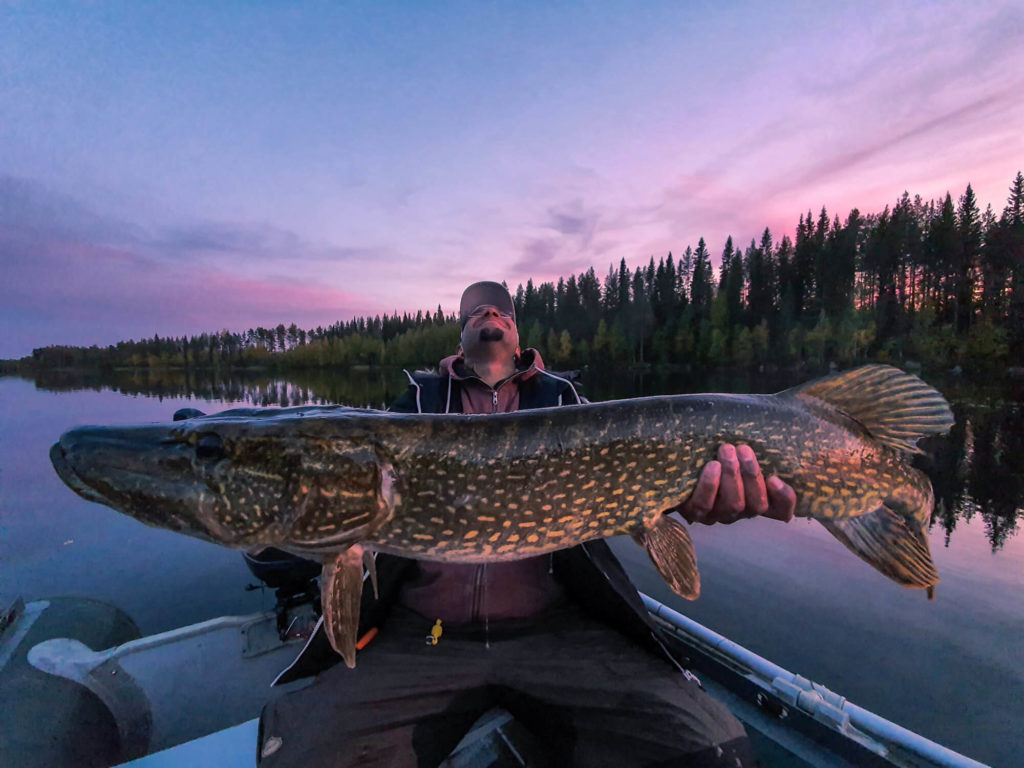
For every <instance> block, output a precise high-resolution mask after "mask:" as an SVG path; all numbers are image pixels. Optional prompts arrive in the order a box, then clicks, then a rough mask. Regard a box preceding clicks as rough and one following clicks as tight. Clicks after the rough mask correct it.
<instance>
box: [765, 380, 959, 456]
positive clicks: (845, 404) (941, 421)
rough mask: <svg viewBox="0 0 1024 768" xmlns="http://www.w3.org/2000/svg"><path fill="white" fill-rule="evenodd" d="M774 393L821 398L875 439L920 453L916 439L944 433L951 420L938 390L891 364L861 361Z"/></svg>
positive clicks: (950, 413) (951, 422) (950, 414)
mask: <svg viewBox="0 0 1024 768" xmlns="http://www.w3.org/2000/svg"><path fill="white" fill-rule="evenodd" d="M779 396H797V397H807V396H809V397H815V398H817V399H819V400H823V401H824V402H826V403H829V404H830V405H832V406H834V407H835V408H838V409H839V410H840V411H842V412H843V413H845V414H846V415H847V416H849V417H850V418H852V419H854V420H855V421H857V422H859V423H860V424H861V425H862V426H863V427H864V428H865V429H866V430H867V431H868V432H869V433H870V434H871V436H872V437H874V438H875V439H876V440H878V441H879V442H880V443H884V444H885V445H888V446H890V447H891V448H895V449H897V450H900V451H906V452H908V453H920V450H919V449H918V447H917V441H918V440H920V439H921V438H922V437H928V436H929V435H941V434H944V433H946V432H948V431H949V428H950V427H951V426H953V422H954V419H953V412H952V411H951V410H950V408H949V403H947V402H946V399H945V398H944V397H943V396H942V394H941V393H939V392H938V391H937V390H936V389H935V388H934V387H932V386H930V385H928V384H925V383H924V382H923V381H921V379H919V378H917V376H913V375H911V374H909V373H905V372H903V371H901V370H900V369H899V368H894V367H892V366H891V365H864V366H861V367H860V368H854V369H853V370H850V371H844V372H843V373H840V374H837V375H835V376H828V377H826V378H824V379H818V380H817V381H812V382H809V383H808V384H802V385H800V386H798V387H794V388H793V389H787V390H785V391H783V392H780V393H779Z"/></svg>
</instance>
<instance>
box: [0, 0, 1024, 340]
mask: <svg viewBox="0 0 1024 768" xmlns="http://www.w3.org/2000/svg"><path fill="white" fill-rule="evenodd" d="M641 7H642V10H638V6H636V5H634V4H631V3H621V4H618V3H593V4H587V5H559V6H548V5H511V4H510V5H507V6H493V5H487V6H481V5H479V4H476V3H448V4H443V5H437V6H429V5H418V4H417V5H408V4H398V3H394V4H386V3H377V4H372V5H369V6H352V7H340V6H330V5H327V6H325V5H312V4H309V5H306V4H297V5H291V4H289V5H281V4H269V3H268V4H260V3H246V4H232V5H228V6H223V7H222V6H219V5H218V6H214V7H212V8H204V7H200V6H187V7H185V6H181V5H179V4H170V3H168V4H163V5H150V4H146V5H137V4H124V5H117V4H112V3H102V4H52V5H51V4H44V3H15V4H7V5H4V6H2V7H0V29H3V30H4V34H3V35H2V36H0V261H2V264H3V268H4V269H3V271H4V280H3V281H2V282H0V322H2V327H3V329H4V331H3V334H2V335H0V357H3V358H9V357H20V356H22V355H26V354H30V353H31V350H32V348H33V347H39V346H46V345H50V344H100V345H106V344H111V343H115V342H117V341H118V340H122V339H129V338H135V339H138V338H142V337H148V336H152V335H153V334H159V335H161V336H166V335H171V336H180V335H184V334H196V333H200V332H203V331H217V330H219V329H221V328H230V329H232V330H244V329H245V328H248V327H253V326H257V325H264V326H275V325H277V324H278V323H285V324H289V323H292V322H295V323H298V324H299V325H300V326H302V327H306V328H308V327H313V326H316V325H327V324H330V323H333V322H335V321H337V320H343V319H348V318H350V317H353V316H358V315H368V314H377V313H384V312H387V313H390V312H393V311H395V310H398V311H404V310H411V311H415V310H417V309H434V308H436V307H437V305H438V304H440V305H441V306H442V307H443V308H444V309H445V310H446V311H450V310H453V309H455V307H456V303H457V300H458V296H459V294H460V292H461V290H462V288H463V287H464V286H465V285H466V284H467V283H469V282H472V281H474V280H478V279H498V280H502V279H503V280H506V281H507V282H508V283H509V284H510V285H512V286H513V287H514V286H515V285H516V284H518V283H521V282H525V281H526V280H527V279H528V278H531V277H532V278H533V279H534V281H543V280H552V279H557V278H558V277H559V276H561V275H566V276H567V275H568V274H570V273H573V272H576V273H578V272H580V271H582V270H585V269H587V268H588V267H590V266H594V267H595V269H596V270H597V273H598V275H603V274H605V273H606V272H607V270H608V267H609V265H610V264H613V263H614V264H617V263H618V262H619V260H620V259H622V258H625V259H626V262H627V264H629V265H630V266H635V265H637V264H641V263H646V262H647V261H648V259H650V258H651V257H652V256H653V257H654V258H655V260H657V259H659V258H662V257H664V256H666V255H667V254H668V253H669V252H670V251H671V252H672V253H674V254H679V253H680V252H681V251H683V250H685V248H686V247H687V246H688V245H690V246H695V245H696V243H697V240H698V238H700V237H704V238H705V240H706V241H707V243H708V246H709V248H710V250H711V252H712V253H713V254H715V256H716V258H717V255H718V254H719V253H720V252H721V249H722V246H723V244H724V242H725V239H726V237H727V236H729V235H731V236H732V237H733V238H734V240H735V242H736V243H737V245H740V246H743V245H745V244H746V243H748V242H749V241H750V239H751V238H760V235H761V232H762V231H763V230H764V228H765V227H766V226H767V227H770V228H771V230H772V233H773V235H774V236H775V238H776V240H778V239H779V238H781V236H782V235H784V234H789V235H790V236H791V237H792V233H793V230H794V228H795V226H796V223H797V219H798V217H799V216H800V215H801V214H803V213H806V212H807V211H808V210H811V211H813V212H814V214H815V216H817V214H818V212H819V211H820V209H821V207H822V206H825V207H826V208H827V209H828V211H829V213H830V215H838V216H839V217H840V219H845V218H846V216H847V214H848V213H849V211H850V209H851V208H853V207H856V208H859V209H860V211H861V212H862V213H864V214H867V213H874V212H879V211H881V210H882V209H883V208H884V207H885V205H887V204H888V205H892V204H893V203H894V202H895V201H896V200H897V199H898V198H899V196H900V195H901V194H902V193H903V192H904V191H908V192H909V193H910V194H911V195H915V194H919V195H921V196H922V197H924V198H925V199H926V200H927V199H930V198H935V197H939V196H944V195H945V194H946V192H947V191H948V192H950V193H951V194H952V195H953V196H954V199H955V198H956V197H958V196H959V195H960V194H962V193H963V191H964V188H965V187H966V185H967V184H968V183H970V184H971V185H972V186H973V188H974V191H975V193H976V194H977V197H978V200H979V202H980V204H981V207H982V209H984V207H985V206H986V205H987V204H991V205H992V207H993V209H994V210H995V211H996V213H997V214H998V212H999V211H1000V210H1001V209H1002V206H1003V205H1004V204H1005V202H1006V196H1007V189H1008V187H1009V184H1010V182H1011V180H1012V179H1013V177H1014V175H1015V174H1016V173H1017V171H1019V170H1022V169H1024V131H1022V130H1021V126H1022V125H1024V46H1022V45H1021V44H1020V41H1021V39H1022V36H1024V34H1022V33H1024V7H1022V6H1021V5H1020V4H1019V3H1015V2H1005V3H1002V2H980V3H959V2H939V3H929V4H917V3H896V4H889V3H885V4H877V5H876V4H868V5H865V4H862V3H851V4H829V5H827V6H824V7H822V6H821V5H820V4H810V3H790V4H787V5H786V6H785V8H784V9H783V10H778V9H774V10H766V9H765V8H764V7H763V6H762V5H761V4H758V3H734V4H733V3H731V4H685V5H684V4H679V3H663V4H653V3H652V4H644V5H643V6H641ZM825 14H827V15H825Z"/></svg>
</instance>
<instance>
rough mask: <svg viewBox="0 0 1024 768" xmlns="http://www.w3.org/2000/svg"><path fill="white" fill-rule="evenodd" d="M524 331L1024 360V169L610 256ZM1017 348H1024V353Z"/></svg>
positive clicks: (778, 349) (429, 360)
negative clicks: (773, 226) (601, 269)
mask: <svg viewBox="0 0 1024 768" xmlns="http://www.w3.org/2000/svg"><path fill="white" fill-rule="evenodd" d="M514 298H515V305H516V313H517V318H518V322H519V329H520V336H521V340H522V346H523V347H524V348H525V347H535V348H537V349H539V350H540V351H541V354H542V355H543V357H544V359H545V361H546V362H547V364H548V366H549V367H555V368H569V367H575V366H582V365H586V364H588V363H595V362H601V363H608V364H613V365H616V366H630V365H632V366H647V365H673V364H680V363H690V364H695V365H701V366H708V367H727V366H736V367H747V366H754V365H764V364H776V365H793V364H801V363H809V364H814V365H821V364H825V363H829V362H836V363H838V364H851V363H855V362H858V361H862V360H867V359H872V360H880V361H893V362H902V361H915V362H917V363H920V364H922V365H925V366H955V365H961V366H963V367H965V368H966V367H968V366H970V367H972V368H985V369H988V368H991V367H992V366H1003V367H1005V366H1011V365H1019V364H1020V362H1019V361H1022V360H1024V175H1022V174H1021V173H1020V172H1018V173H1017V175H1016V177H1015V178H1014V179H1013V181H1012V182H1011V185H1010V193H1009V197H1008V199H1007V203H1006V206H1005V208H1004V209H1003V210H1002V212H1001V213H1000V214H999V215H998V216H997V215H996V214H995V212H994V211H993V210H992V208H991V206H989V207H988V208H987V209H986V210H985V211H981V210H980V209H979V207H978V203H977V200H976V198H975V195H974V191H973V190H972V188H971V186H970V185H969V184H968V185H967V188H966V190H965V191H964V193H963V194H962V195H961V196H960V197H959V199H958V200H957V202H956V203H954V201H953V199H952V197H951V196H950V195H949V194H948V193H947V194H946V196H945V198H944V199H942V200H931V201H928V202H925V201H923V200H922V199H921V198H920V197H919V196H918V197H913V198H911V197H910V195H909V194H907V193H904V194H903V196H902V197H901V198H900V199H899V200H898V201H897V202H896V203H895V204H894V205H893V206H892V207H891V208H890V207H888V206H886V208H885V210H883V211H882V212H881V213H873V214H867V215H864V214H861V213H860V211H858V210H857V209H854V210H852V211H850V213H849V215H848V216H847V217H846V220H845V222H842V221H840V219H839V217H838V216H835V217H830V215H829V213H828V212H827V211H826V210H825V209H824V208H822V209H821V211H820V213H819V214H818V215H817V216H815V215H814V214H813V213H812V212H811V211H808V212H807V214H806V215H801V216H800V219H799V223H798V224H797V228H796V234H795V239H790V237H789V236H788V235H785V236H783V237H782V239H781V240H779V241H778V242H776V240H775V238H774V237H773V235H772V233H771V232H770V231H769V230H768V229H767V228H766V229H765V230H764V233H763V234H762V235H761V238H760V241H757V240H751V241H750V243H749V244H748V245H747V246H745V247H742V246H739V245H737V244H735V243H734V242H733V240H732V238H731V237H730V238H728V239H727V240H726V242H725V245H724V247H723V249H722V253H721V265H720V267H719V268H718V269H717V270H716V269H715V268H714V267H713V266H712V264H711V252H710V251H709V249H708V246H707V244H706V243H705V242H704V239H703V238H701V239H700V241H699V242H698V243H697V247H696V248H695V249H694V248H691V247H687V248H686V250H685V251H684V252H683V253H682V254H681V255H679V256H678V257H677V258H676V257H673V255H672V254H671V253H669V254H668V256H667V257H665V258H661V259H659V260H658V262H657V264H655V261H654V258H653V257H652V258H651V260H650V262H649V263H648V264H647V266H645V267H637V268H635V269H634V270H632V271H630V270H629V268H628V267H627V266H626V262H625V259H623V260H621V261H620V262H619V265H618V268H615V267H612V268H610V269H609V271H608V273H607V274H606V275H604V276H603V278H598V276H597V274H596V273H595V271H594V268H593V267H591V268H590V269H588V270H586V271H585V272H582V273H580V274H578V275H576V274H574V275H570V276H569V277H568V278H559V280H558V282H557V283H553V282H544V283H540V284H539V285H535V284H534V283H533V281H532V280H530V281H527V283H526V285H525V286H523V285H519V286H518V288H517V289H516V291H515V294H514ZM458 340H459V327H458V324H457V321H456V318H455V316H454V315H452V314H448V315H446V314H444V313H443V311H442V310H441V308H440V307H438V308H437V310H436V311H433V312H431V311H427V312H423V311H421V312H417V313H416V314H415V315H412V314H408V313H406V314H402V315H401V316H399V315H398V314H397V313H396V314H393V315H378V316H375V317H372V318H371V317H360V318H356V319H353V320H350V321H347V322H339V323H335V324H334V325H331V326H330V327H327V328H323V327H318V328H315V329H300V328H298V327H296V325H295V324H294V323H293V324H291V325H289V326H287V327H286V326H285V325H284V324H283V323H282V324H280V325H278V326H277V327H276V328H250V329H249V330H247V331H244V332H233V331H227V330H224V331H220V332H217V333H203V334H200V335H198V336H182V337H170V336H168V337H163V338H161V337H159V336H154V337H153V338H151V339H142V340H139V341H122V342H119V343H118V344H116V345H111V346H108V347H105V348H103V347H96V346H92V347H73V346H49V347H42V348H39V349H34V350H33V351H32V355H31V356H28V357H24V358H22V359H20V360H4V361H0V373H17V374H22V375H32V374H33V373H34V372H36V371H40V370H55V369H94V370H101V371H103V370H116V369H150V370H172V369H182V370H184V371H186V372H196V373H198V372H200V371H210V372H215V373H216V372H225V371H229V370H232V371H233V370H244V369H260V370H269V371H274V372H286V371H296V370H302V369H317V368H345V367H352V366H386V365H398V366H413V365H433V364H436V362H437V361H438V360H439V359H441V358H442V357H444V356H445V355H448V354H451V353H452V352H453V351H454V349H455V347H456V345H457V343H458ZM1014 361H1017V362H1014Z"/></svg>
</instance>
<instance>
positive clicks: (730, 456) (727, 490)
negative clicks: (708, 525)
mask: <svg viewBox="0 0 1024 768" xmlns="http://www.w3.org/2000/svg"><path fill="white" fill-rule="evenodd" d="M718 460H719V461H720V462H721V464H722V479H721V481H719V484H718V498H717V499H716V500H715V506H714V509H713V510H712V511H711V515H710V517H709V518H708V519H709V521H710V522H718V523H726V524H729V523H734V522H736V521H737V520H739V519H740V518H742V517H743V516H744V515H743V510H744V507H746V501H745V497H744V495H743V479H742V478H741V476H740V462H739V459H738V458H737V456H736V446H734V445H730V444H729V443H725V444H724V445H722V446H721V447H720V448H719V449H718Z"/></svg>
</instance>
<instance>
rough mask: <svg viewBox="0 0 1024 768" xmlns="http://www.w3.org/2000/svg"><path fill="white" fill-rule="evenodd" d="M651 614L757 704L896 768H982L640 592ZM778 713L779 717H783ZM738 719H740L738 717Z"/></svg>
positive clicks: (670, 632)
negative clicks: (807, 721)
mask: <svg viewBox="0 0 1024 768" xmlns="http://www.w3.org/2000/svg"><path fill="white" fill-rule="evenodd" d="M640 596H641V597H642V598H643V601H644V605H645V606H646V607H647V610H648V611H649V612H650V614H651V616H653V617H654V619H655V620H656V621H657V622H658V623H659V624H660V625H661V627H662V628H663V629H664V630H665V631H666V632H668V633H669V634H670V635H671V636H673V637H674V638H675V639H677V640H679V641H680V642H682V643H683V644H684V645H686V646H690V647H693V648H695V649H697V650H699V651H701V652H703V653H704V654H705V655H707V656H709V657H711V658H712V659H714V660H716V661H717V662H718V663H720V664H722V665H724V666H726V667H728V668H729V669H731V670H732V671H733V672H734V673H736V674H738V675H741V676H742V677H744V678H746V679H747V680H748V681H749V682H750V683H752V684H753V685H755V686H756V687H757V688H759V689H761V691H763V694H758V696H757V703H758V704H760V705H762V706H763V705H769V707H768V708H769V709H771V706H770V703H771V702H774V703H775V707H776V709H777V710H778V709H779V708H778V703H779V702H781V703H782V705H783V707H792V708H793V709H795V710H798V711H800V712H802V713H803V714H805V715H808V716H809V717H811V718H813V719H814V720H816V721H817V722H819V723H822V724H824V725H825V726H826V727H828V728H830V729H831V730H833V731H835V732H836V733H839V734H841V735H842V736H844V737H845V738H848V739H851V740H852V741H854V742H856V743H858V744H860V745H861V746H862V747H864V748H865V749H868V750H870V751H871V752H873V753H875V754H876V755H879V756H880V757H881V758H883V759H884V760H886V761H888V762H889V763H891V764H892V765H896V766H900V767H901V768H922V766H942V767H943V768H986V766H985V765H984V763H979V762H977V761H976V760H972V759H971V758H969V757H966V756H964V755H961V754H960V753H959V752H954V751H953V750H951V749H948V748H947V747H944V746H942V745H941V744H937V743H935V742H934V741H931V740H929V739H926V738H925V737H924V736H921V735H920V734H918V733H914V732H913V731H910V730H907V729H906V728H903V727H902V726H899V725H897V724H896V723H893V722H892V721H890V720H886V719H885V718H884V717H880V716H879V715H876V714H875V713H874V712H869V711H868V710H866V709H864V708H862V707H858V706H857V705H856V704H853V703H852V702H849V701H847V700H846V698H845V697H843V696H840V695H839V694H838V693H835V692H833V691H830V690H829V689H828V688H826V687H825V686H823V685H820V684H818V683H815V682H813V681H811V680H808V679H807V678H805V677H802V676H801V675H797V674H794V673H793V672H790V671H789V670H786V669H783V668H782V667H780V666H779V665H777V664H773V663H772V662H770V661H768V660H767V659H765V658H763V657H761V656H758V655H757V654H756V653H754V652H752V651H750V650H748V649H746V648H744V647H743V646H741V645H739V644H738V643H735V642H733V641H732V640H729V639H728V638H726V637H723V636H722V635H720V634H718V633H717V632H715V631H714V630H711V629H708V628H707V627H705V626H704V625H702V624H698V623H697V622H696V621H693V620H692V619H689V618H687V617H686V616H684V615H683V614H681V613H679V612H678V611H675V610H673V609H671V608H669V607H668V606H667V605H664V604H663V603H660V602H658V601H657V600H655V599H654V598H652V597H650V596H649V595H645V594H643V593H641V595H640ZM785 715H786V711H785V710H784V709H781V710H780V711H778V716H782V717H784V716H785ZM741 719H742V718H741Z"/></svg>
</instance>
